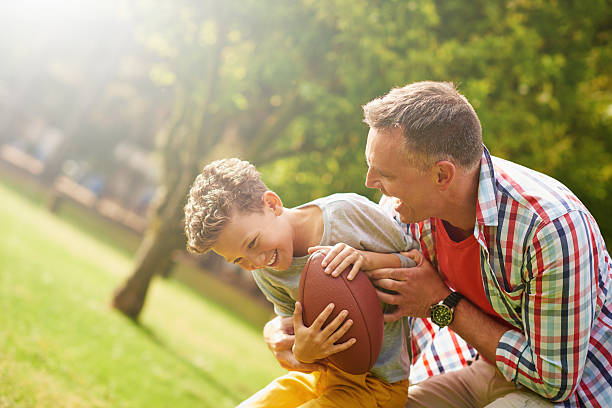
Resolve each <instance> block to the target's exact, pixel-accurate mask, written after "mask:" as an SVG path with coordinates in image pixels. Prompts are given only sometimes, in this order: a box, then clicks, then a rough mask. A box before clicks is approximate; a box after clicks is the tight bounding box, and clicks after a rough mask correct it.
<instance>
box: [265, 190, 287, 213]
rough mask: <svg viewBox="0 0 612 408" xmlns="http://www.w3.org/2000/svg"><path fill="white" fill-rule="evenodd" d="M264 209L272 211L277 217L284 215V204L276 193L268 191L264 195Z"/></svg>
mask: <svg viewBox="0 0 612 408" xmlns="http://www.w3.org/2000/svg"><path fill="white" fill-rule="evenodd" d="M263 202H264V207H265V208H269V209H271V210H272V211H273V212H274V214H275V215H281V214H282V213H283V202H282V201H281V199H280V197H279V196H278V195H277V194H276V193H275V192H274V191H270V190H268V191H266V192H265V193H263Z"/></svg>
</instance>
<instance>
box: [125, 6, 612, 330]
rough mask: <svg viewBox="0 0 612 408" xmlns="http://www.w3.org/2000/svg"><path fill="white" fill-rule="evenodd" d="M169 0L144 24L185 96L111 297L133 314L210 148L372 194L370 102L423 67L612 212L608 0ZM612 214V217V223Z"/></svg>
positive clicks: (211, 154)
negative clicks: (366, 153)
mask: <svg viewBox="0 0 612 408" xmlns="http://www.w3.org/2000/svg"><path fill="white" fill-rule="evenodd" d="M161 4H163V5H164V7H159V4H157V6H156V7H155V8H154V10H157V11H158V14H156V15H155V16H153V17H154V18H152V17H151V16H148V17H149V18H148V19H147V20H148V21H150V22H152V24H151V27H149V29H148V31H147V30H144V31H145V32H146V33H147V34H146V35H143V37H144V38H145V39H146V41H147V42H148V43H149V44H151V45H154V46H155V47H156V48H157V49H158V51H159V52H160V55H161V56H163V57H164V58H163V59H162V62H161V63H160V64H159V65H158V66H156V67H155V72H156V75H157V77H158V78H159V79H160V80H161V81H167V82H169V83H172V84H173V89H174V92H175V103H174V107H173V113H172V115H171V120H170V121H169V122H168V124H167V126H166V127H165V129H164V131H163V132H161V133H160V135H159V136H160V137H159V139H158V140H159V148H158V152H159V154H160V157H163V169H164V179H163V183H162V188H161V191H162V194H161V195H160V197H161V199H160V200H159V202H158V205H157V206H156V211H155V215H154V217H153V219H152V222H151V225H150V228H149V231H148V232H147V238H145V240H144V241H143V245H142V246H141V250H140V251H139V255H138V257H137V260H136V263H135V267H134V270H133V272H132V274H131V276H130V278H128V280H127V281H126V282H125V284H124V285H123V286H122V287H120V288H119V290H118V291H117V292H116V295H115V298H114V304H115V306H116V307H117V308H118V309H120V310H121V311H122V312H124V313H125V314H127V315H128V316H131V317H133V318H137V316H138V314H139V312H140V310H141V308H142V305H143V302H144V298H145V295H146V290H147V288H148V285H149V283H150V281H151V278H152V277H153V276H154V275H155V273H157V272H158V271H159V270H160V268H161V267H162V266H163V265H164V264H165V263H166V262H167V261H168V260H169V259H170V256H171V252H172V251H173V250H178V249H180V248H182V247H183V245H184V243H183V241H184V239H183V236H182V231H181V228H182V222H181V219H182V206H183V202H184V197H185V196H186V193H187V188H188V186H189V183H190V182H191V181H192V180H193V178H194V177H195V175H196V174H197V171H198V169H199V168H200V166H201V164H202V163H205V162H208V161H210V160H213V159H215V158H217V157H219V156H239V157H242V158H245V159H248V160H250V161H252V162H254V163H255V164H256V165H258V167H259V168H260V169H261V170H262V171H263V173H264V179H265V180H266V182H267V183H268V184H269V185H270V186H271V187H272V188H274V189H276V190H277V191H279V193H281V196H283V197H285V200H286V204H288V205H293V204H297V203H299V202H304V201H306V200H308V199H311V198H313V197H314V196H320V195H324V194H329V193H332V192H338V191H356V192H360V193H362V194H366V195H368V196H370V197H371V198H374V197H373V195H374V194H375V193H374V192H372V191H366V190H365V187H364V186H363V175H364V174H365V165H364V161H363V150H364V145H365V133H366V128H365V126H364V125H363V124H361V123H360V119H361V116H362V115H361V112H360V106H361V105H362V104H363V103H365V102H367V101H368V100H370V99H372V98H374V97H376V96H379V95H382V94H384V93H386V92H387V91H388V90H389V88H391V87H393V86H402V85H404V84H406V83H408V82H412V81H417V80H424V79H434V80H451V81H454V82H456V83H458V85H459V88H460V90H461V91H462V92H463V93H464V94H465V95H466V96H467V97H468V99H469V100H470V101H471V102H472V103H473V105H474V107H475V108H476V110H477V112H478V114H479V116H480V118H481V121H482V123H483V128H484V138H485V142H486V143H487V145H488V146H489V147H490V148H491V150H492V151H493V153H494V154H496V155H500V156H503V157H506V158H509V159H512V160H514V161H518V162H520V163H522V164H525V165H527V166H530V167H533V168H536V169H539V170H542V171H545V172H547V173H548V174H551V175H552V176H555V177H558V178H560V179H561V180H562V181H565V182H566V183H567V184H568V185H569V186H570V187H571V188H573V189H574V190H575V191H576V192H577V193H578V194H579V195H580V196H582V197H584V198H585V201H587V204H589V206H590V207H591V208H592V210H593V212H594V215H595V216H596V217H597V218H598V219H599V220H600V221H601V220H604V221H605V218H604V216H605V215H606V213H605V212H604V210H603V208H604V207H603V206H604V205H605V204H604V203H607V201H608V200H609V199H610V194H611V191H610V190H611V187H612V186H611V183H612V169H611V168H610V165H609V163H610V162H611V160H610V159H611V157H610V150H611V149H610V143H611V141H610V138H609V134H610V126H611V123H610V122H611V121H610V115H609V106H610V102H611V97H610V92H609V84H610V78H609V75H608V73H607V72H606V68H605V67H606V66H608V65H609V61H610V50H609V47H607V46H606V44H607V43H608V41H609V37H610V32H609V27H608V26H607V25H606V24H607V21H606V19H605V16H606V2H605V1H594V2H588V3H584V4H573V3H572V4H569V3H555V4H552V3H548V2H543V1H538V0H521V1H516V2H510V3H509V2H506V1H501V0H498V1H484V0H483V1H479V2H476V3H473V2H472V3H469V5H466V3H465V2H464V1H460V0H454V1H434V0H425V1H419V2H416V1H409V2H406V1H399V0H394V1H384V2H383V1H375V2H372V1H366V0H357V1H350V2H349V1H346V0H327V1H323V0H321V1H318V0H308V1H304V2H301V3H294V2H291V3H288V4H284V3H283V4H278V3H272V2H266V1H259V2H255V1H242V2H237V1H230V2H225V3H223V5H222V6H221V5H219V4H215V3H213V2H209V3H200V4H198V5H194V4H191V3H189V2H185V3H180V4H176V3H161ZM272 10H273V12H272ZM568 163H570V164H571V165H569V166H568V165H567V164H568ZM601 169H603V171H600V170H601ZM585 178H586V179H589V180H591V179H596V180H597V183H589V184H587V183H584V182H583V181H584V179H585ZM602 228H603V229H604V233H606V231H607V234H608V235H609V234H610V233H612V223H609V222H607V221H606V224H605V225H603V226H602Z"/></svg>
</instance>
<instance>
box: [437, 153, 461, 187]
mask: <svg viewBox="0 0 612 408" xmlns="http://www.w3.org/2000/svg"><path fill="white" fill-rule="evenodd" d="M432 172H433V174H432V176H433V181H434V184H435V185H436V187H437V188H438V189H439V190H440V191H445V190H446V189H448V188H449V187H450V185H451V184H452V182H453V180H454V179H455V174H456V172H457V168H456V167H455V165H454V164H453V163H451V162H449V161H447V160H441V161H439V162H437V163H436V164H435V165H434V166H433V167H432Z"/></svg>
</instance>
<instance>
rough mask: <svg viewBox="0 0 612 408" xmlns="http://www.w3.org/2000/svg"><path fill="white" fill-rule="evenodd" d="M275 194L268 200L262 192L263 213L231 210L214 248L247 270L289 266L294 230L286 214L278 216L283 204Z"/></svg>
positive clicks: (281, 211)
mask: <svg viewBox="0 0 612 408" xmlns="http://www.w3.org/2000/svg"><path fill="white" fill-rule="evenodd" d="M268 193H271V192H267V193H266V194H268ZM271 194H274V193H271ZM274 196H275V197H272V199H270V197H267V198H266V196H265V195H264V209H263V212H254V213H244V214H243V213H239V212H237V211H234V215H233V216H232V218H231V220H230V222H229V223H228V224H227V226H226V227H225V229H224V230H223V231H222V232H221V234H220V235H219V239H218V240H217V243H216V244H215V245H214V246H213V248H212V249H213V251H215V252H216V253H217V254H219V255H221V256H222V257H224V258H225V260H226V261H228V262H231V263H235V264H237V265H238V266H240V267H241V268H243V269H246V270H249V271H250V270H253V269H260V268H273V269H276V270H279V271H284V270H286V269H288V268H289V267H290V266H291V262H292V260H293V229H292V227H291V225H290V224H289V222H288V221H287V220H286V217H282V216H281V214H282V213H283V207H282V203H281V202H280V199H278V196H276V194H274ZM277 199H278V200H277Z"/></svg>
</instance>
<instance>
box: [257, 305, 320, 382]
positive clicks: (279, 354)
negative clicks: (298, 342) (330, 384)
mask: <svg viewBox="0 0 612 408" xmlns="http://www.w3.org/2000/svg"><path fill="white" fill-rule="evenodd" d="M263 335H264V340H265V342H266V344H267V345H268V348H269V349H270V350H271V351H272V354H274V357H275V358H276V360H278V363H279V364H280V365H281V367H283V368H285V369H287V370H290V371H303V372H311V371H317V370H325V369H326V368H327V366H325V365H324V364H320V363H312V364H307V363H302V362H300V361H298V360H297V359H296V358H295V356H294V355H293V350H292V347H293V344H294V342H295V336H294V335H293V318H292V317H281V316H276V317H275V318H274V319H272V320H270V321H269V322H268V323H266V325H265V326H264V330H263Z"/></svg>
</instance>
